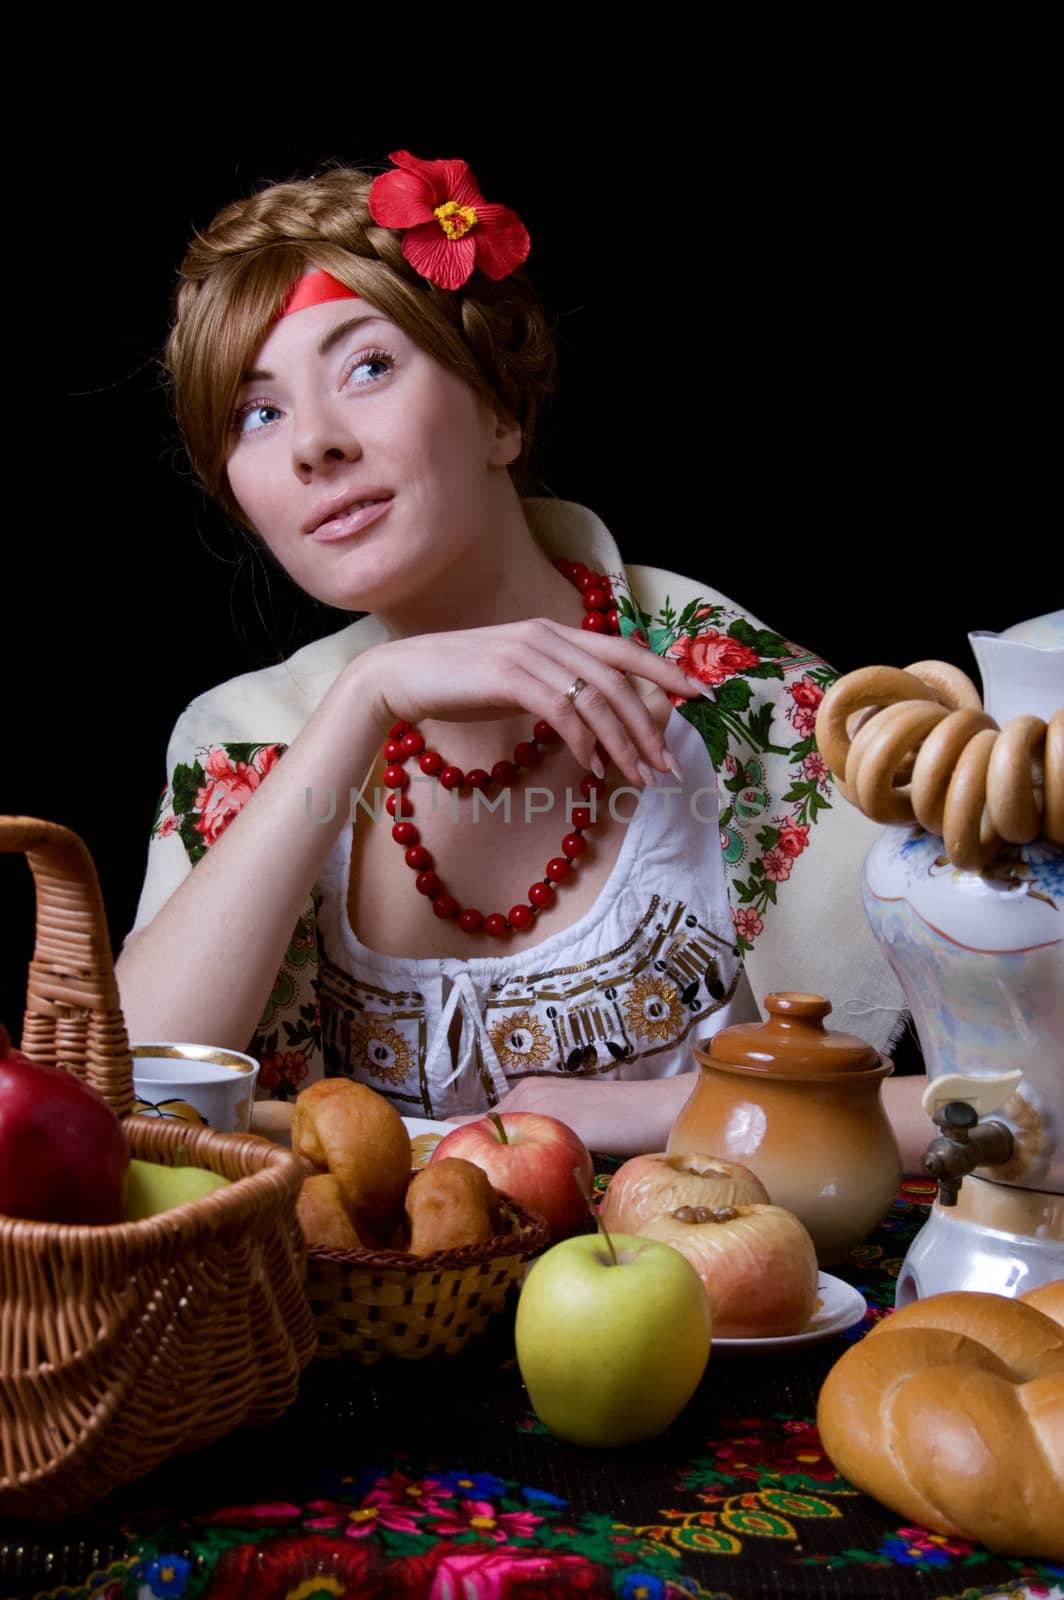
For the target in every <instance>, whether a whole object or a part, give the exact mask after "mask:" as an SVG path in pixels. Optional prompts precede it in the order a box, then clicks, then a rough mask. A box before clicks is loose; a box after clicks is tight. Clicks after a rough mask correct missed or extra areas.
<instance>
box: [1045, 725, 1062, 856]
mask: <svg viewBox="0 0 1064 1600" xmlns="http://www.w3.org/2000/svg"><path fill="white" fill-rule="evenodd" d="M1043 770H1044V774H1045V777H1044V782H1045V822H1044V827H1045V833H1046V838H1047V839H1052V841H1053V843H1054V844H1064V706H1061V707H1060V709H1059V711H1054V713H1053V715H1052V716H1051V717H1050V719H1049V725H1048V727H1047V728H1046V748H1045V758H1044V769H1043Z"/></svg>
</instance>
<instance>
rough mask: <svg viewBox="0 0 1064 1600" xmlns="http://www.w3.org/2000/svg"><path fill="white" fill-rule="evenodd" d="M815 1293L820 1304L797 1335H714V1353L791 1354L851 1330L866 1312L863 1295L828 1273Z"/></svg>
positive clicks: (820, 1281)
mask: <svg viewBox="0 0 1064 1600" xmlns="http://www.w3.org/2000/svg"><path fill="white" fill-rule="evenodd" d="M816 1292H817V1299H818V1300H819V1302H820V1303H819V1305H818V1306H817V1309H816V1311H815V1312H814V1313H813V1318H812V1321H811V1322H809V1323H808V1324H807V1326H806V1327H804V1328H803V1329H802V1330H801V1332H800V1333H787V1334H781V1335H780V1336H779V1337H777V1338H774V1339H718V1338H717V1337H716V1335H714V1337H713V1349H714V1350H739V1351H742V1352H744V1353H745V1354H751V1355H760V1354H762V1353H764V1354H766V1355H768V1354H770V1353H771V1352H772V1351H774V1350H793V1349H796V1348H797V1346H798V1345H803V1344H817V1343H818V1342H819V1340H821V1339H830V1338H831V1336H832V1334H834V1333H841V1332H842V1331H843V1329H844V1328H852V1327H853V1325H854V1323H855V1322H860V1320H861V1318H862V1317H863V1316H864V1314H865V1312H866V1311H867V1310H868V1302H867V1301H866V1300H865V1297H864V1295H863V1294H861V1293H860V1292H859V1291H858V1290H857V1289H855V1288H853V1286H852V1285H851V1284H849V1283H845V1282H844V1281H843V1280H842V1278H833V1277H832V1276H831V1274H830V1273H829V1272H822V1273H820V1275H819V1277H818V1278H817V1286H816Z"/></svg>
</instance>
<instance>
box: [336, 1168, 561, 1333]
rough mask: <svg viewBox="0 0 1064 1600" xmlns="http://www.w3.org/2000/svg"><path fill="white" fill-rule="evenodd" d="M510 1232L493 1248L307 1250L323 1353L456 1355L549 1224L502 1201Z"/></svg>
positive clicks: (498, 1305) (499, 1301)
mask: <svg viewBox="0 0 1064 1600" xmlns="http://www.w3.org/2000/svg"><path fill="white" fill-rule="evenodd" d="M500 1202H501V1207H502V1213H503V1217H504V1219H505V1221H506V1223H507V1225H508V1226H507V1231H506V1232H505V1233H500V1234H497V1235H496V1236H495V1238H494V1239H491V1240H489V1241H488V1242H487V1243H486V1244H478V1245H466V1246H465V1247H463V1248H462V1249H460V1250H437V1251H435V1252H434V1253H433V1254H432V1255H428V1256H412V1255H407V1254H405V1253H404V1252H402V1251H400V1250H320V1249H314V1248H312V1249H310V1250H308V1252H307V1293H308V1294H309V1296H310V1305H311V1310H312V1311H313V1312H314V1316H315V1319H316V1321H317V1324H318V1356H319V1357H322V1358H325V1357H329V1356H354V1357H355V1358H356V1360H358V1361H363V1362H367V1363H369V1362H373V1361H379V1360H380V1358H381V1357H382V1356H402V1357H404V1358H405V1359H406V1360H407V1361H420V1360H422V1359H423V1358H424V1357H425V1356H431V1355H456V1354H457V1352H458V1351H459V1350H461V1349H463V1348H464V1347H465V1346H466V1345H467V1344H468V1343H469V1341H470V1339H472V1338H473V1337H474V1336H475V1335H476V1334H479V1333H483V1331H484V1329H485V1328H486V1327H487V1325H488V1323H489V1322H490V1321H491V1319H492V1317H494V1316H495V1315H496V1314H497V1313H498V1312H500V1311H502V1310H503V1309H504V1308H505V1305H506V1301H507V1297H508V1295H509V1292H510V1289H511V1287H512V1286H513V1285H514V1284H516V1283H517V1281H518V1279H519V1278H520V1276H521V1273H522V1271H523V1270H524V1265H525V1262H526V1261H527V1260H528V1259H529V1257H530V1256H533V1255H535V1254H536V1252H537V1251H538V1250H542V1249H543V1246H544V1245H545V1244H546V1242H547V1235H548V1230H547V1224H546V1222H544V1220H543V1218H542V1217H541V1216H539V1215H538V1214H537V1213H536V1212H533V1211H523V1210H522V1209H521V1207H520V1206H519V1205H518V1204H517V1202H516V1201H514V1200H511V1199H510V1198H509V1197H508V1196H506V1195H501V1196H500Z"/></svg>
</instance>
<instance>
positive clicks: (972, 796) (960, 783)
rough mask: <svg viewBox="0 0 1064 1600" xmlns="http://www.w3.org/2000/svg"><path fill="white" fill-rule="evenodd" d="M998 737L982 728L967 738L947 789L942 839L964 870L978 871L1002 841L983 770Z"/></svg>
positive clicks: (947, 852)
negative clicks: (989, 807)
mask: <svg viewBox="0 0 1064 1600" xmlns="http://www.w3.org/2000/svg"><path fill="white" fill-rule="evenodd" d="M997 737H998V736H997V734H996V733H995V732H994V730H993V728H984V729H983V731H982V733H977V734H976V735H975V737H974V738H973V739H969V740H968V743H967V744H966V745H965V747H964V749H963V750H962V751H961V753H960V755H959V756H958V758H957V765H956V766H955V767H954V769H953V777H952V778H951V779H950V784H949V788H948V789H947V790H946V804H945V808H944V811H943V817H942V839H943V843H944V844H945V846H946V854H947V855H948V856H949V858H950V860H951V861H952V862H953V865H954V866H955V867H960V868H961V869H962V870H963V871H965V872H981V871H982V870H983V868H984V867H985V866H986V865H987V864H988V862H990V861H992V860H993V859H994V857H995V856H996V855H997V853H998V851H999V850H1000V849H1001V846H1002V843H1003V840H1002V838H1001V835H1000V834H999V833H996V832H995V830H994V827H993V824H992V823H991V821H990V817H989V813H988V812H987V808H986V769H987V767H988V766H989V765H990V756H991V752H992V751H993V748H994V745H995V743H996V741H997Z"/></svg>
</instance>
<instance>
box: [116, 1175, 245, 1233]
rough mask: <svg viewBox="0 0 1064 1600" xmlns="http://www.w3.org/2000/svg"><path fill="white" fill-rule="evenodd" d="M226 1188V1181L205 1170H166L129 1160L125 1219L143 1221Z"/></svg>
mask: <svg viewBox="0 0 1064 1600" xmlns="http://www.w3.org/2000/svg"><path fill="white" fill-rule="evenodd" d="M228 1187H229V1179H228V1178H223V1177H222V1175H221V1173H218V1172H208V1171H207V1169H206V1167H166V1166H163V1165H162V1164H161V1163H160V1162H158V1161H137V1160H133V1161H131V1162H130V1163H129V1176H128V1177H127V1179H126V1204H125V1220H126V1221H127V1222H143V1220H144V1218H145V1217H155V1216H158V1214H159V1212H160V1211H172V1210H173V1208H174V1207H175V1206H183V1205H185V1204H186V1203H187V1202H188V1201H189V1200H202V1199H203V1196H204V1195H205V1194H213V1193H214V1191H215V1189H228Z"/></svg>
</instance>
